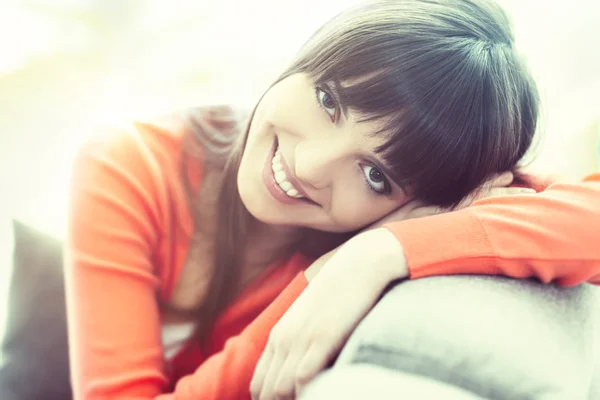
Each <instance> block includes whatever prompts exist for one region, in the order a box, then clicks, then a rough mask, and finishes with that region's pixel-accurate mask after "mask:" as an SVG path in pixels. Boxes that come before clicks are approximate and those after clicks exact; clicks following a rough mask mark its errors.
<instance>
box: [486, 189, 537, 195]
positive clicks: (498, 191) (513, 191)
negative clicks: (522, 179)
mask: <svg viewBox="0 0 600 400" xmlns="http://www.w3.org/2000/svg"><path fill="white" fill-rule="evenodd" d="M535 193H536V191H535V190H533V189H530V188H520V187H508V188H493V189H491V190H490V192H489V194H488V195H487V196H486V198H490V197H501V196H514V195H517V194H535Z"/></svg>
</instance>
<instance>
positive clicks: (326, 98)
mask: <svg viewBox="0 0 600 400" xmlns="http://www.w3.org/2000/svg"><path fill="white" fill-rule="evenodd" d="M315 95H316V97H317V102H318V103H319V106H320V107H321V108H322V109H323V111H325V112H326V113H327V114H329V118H331V120H332V121H334V122H335V120H336V119H337V114H338V105H337V102H336V101H335V98H334V97H333V96H332V95H331V93H329V92H327V91H325V90H323V89H321V88H320V87H317V88H315Z"/></svg>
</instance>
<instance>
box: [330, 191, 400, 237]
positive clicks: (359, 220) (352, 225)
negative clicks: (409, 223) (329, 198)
mask: <svg viewBox="0 0 600 400" xmlns="http://www.w3.org/2000/svg"><path fill="white" fill-rule="evenodd" d="M394 208H395V206H394V205H393V204H390V202H389V201H386V200H384V199H374V198H373V197H372V196H369V194H367V193H365V194H361V195H357V194H356V193H354V194H353V195H352V196H350V195H348V196H345V197H344V198H342V199H336V201H335V203H334V206H333V207H332V208H331V213H330V215H331V217H332V219H333V221H334V223H335V225H338V226H340V227H344V228H345V230H348V231H352V230H356V229H359V228H363V227H365V226H367V225H370V224H372V223H373V222H376V221H378V220H380V219H381V218H383V217H384V216H386V215H387V214H389V213H390V212H391V211H392V210H394Z"/></svg>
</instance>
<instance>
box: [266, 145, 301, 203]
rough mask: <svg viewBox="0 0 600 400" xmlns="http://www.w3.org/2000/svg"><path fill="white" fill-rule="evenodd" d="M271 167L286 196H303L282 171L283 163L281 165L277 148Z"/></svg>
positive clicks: (297, 197) (298, 197)
mask: <svg viewBox="0 0 600 400" xmlns="http://www.w3.org/2000/svg"><path fill="white" fill-rule="evenodd" d="M271 164H272V165H271V169H272V170H273V177H274V178H275V181H277V184H278V185H279V187H280V188H281V190H283V191H284V192H285V193H286V194H287V195H288V196H290V197H294V198H296V199H302V198H304V196H302V195H301V194H300V192H298V189H296V188H295V187H294V185H292V183H291V182H290V181H288V179H287V176H286V175H285V172H284V171H283V165H281V155H280V154H279V149H277V151H276V152H275V155H274V156H273V160H272V162H271Z"/></svg>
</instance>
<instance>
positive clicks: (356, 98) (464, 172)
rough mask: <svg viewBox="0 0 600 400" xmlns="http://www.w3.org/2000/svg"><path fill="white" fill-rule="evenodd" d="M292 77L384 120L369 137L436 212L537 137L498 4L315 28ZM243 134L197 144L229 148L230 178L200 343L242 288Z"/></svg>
mask: <svg viewBox="0 0 600 400" xmlns="http://www.w3.org/2000/svg"><path fill="white" fill-rule="evenodd" d="M295 73H307V74H308V75H309V76H311V77H312V78H313V80H314V81H315V83H316V84H328V85H329V86H330V87H333V88H335V94H336V95H337V97H338V99H339V101H340V103H341V105H342V106H343V107H347V108H349V109H351V110H353V111H355V112H357V113H359V115H361V116H362V117H363V118H364V120H374V119H378V120H381V121H385V123H384V124H383V125H384V126H383V129H381V131H379V132H374V134H377V135H386V138H387V141H386V144H385V145H384V146H382V147H381V148H379V149H378V151H379V152H380V153H381V155H382V157H383V158H384V159H385V160H386V161H387V162H388V163H389V164H390V165H391V166H392V167H393V171H392V172H393V176H392V179H394V180H395V181H396V182H398V183H399V184H401V185H403V186H405V187H410V188H411V192H412V194H413V195H414V196H415V197H417V198H419V199H421V200H423V201H425V202H427V203H430V204H432V205H437V206H442V207H452V206H455V205H457V204H458V203H459V202H460V201H461V200H462V199H463V198H464V197H465V196H466V195H468V194H469V193H471V192H472V191H473V190H476V189H477V188H478V187H479V186H480V185H481V184H482V183H483V182H485V181H486V180H487V179H488V178H489V177H490V176H491V175H493V174H495V173H499V172H504V171H511V170H512V171H516V169H517V166H518V162H519V161H520V160H521V159H522V158H523V156H524V155H525V153H526V152H527V150H528V149H529V147H530V146H531V143H532V140H533V136H534V133H535V130H536V122H537V119H538V103H539V100H538V93H537V89H536V86H535V82H534V81H533V79H532V77H531V76H530V74H529V72H528V71H527V68H526V67H525V65H524V62H523V61H522V59H521V58H520V57H519V55H518V54H517V52H516V50H515V47H514V37H513V33H512V30H511V26H510V23H509V19H508V18H507V16H506V14H505V13H504V11H503V10H502V9H501V8H500V7H499V6H498V5H497V4H496V3H495V2H494V1H491V0H489V1H488V0H437V1H436V0H379V1H371V2H367V3H364V4H361V5H359V6H356V7H354V8H351V9H349V10H347V11H345V12H342V13H341V14H339V15H338V16H336V17H335V18H333V19H332V20H331V21H329V22H328V23H326V24H325V25H324V26H323V27H322V28H321V29H319V30H318V31H317V32H316V33H315V34H314V35H313V36H312V37H311V38H310V39H309V41H308V42H307V43H306V44H305V45H304V47H303V48H302V49H301V51H300V53H299V54H298V56H297V57H296V59H295V60H294V61H293V62H292V63H291V65H290V67H289V68H288V69H287V70H286V71H285V72H284V73H283V74H282V75H281V76H280V78H279V79H278V80H277V81H276V83H277V82H278V81H280V80H282V79H284V78H286V77H287V76H290V75H292V74H295ZM205 120H206V119H205ZM251 120H252V118H251V116H250V118H249V121H250V123H251ZM248 129H249V124H247V125H246V127H245V134H244V135H242V136H241V137H239V138H237V139H235V138H233V136H231V135H230V136H228V137H226V138H225V139H223V138H222V136H221V135H220V134H219V132H217V131H215V130H214V129H213V131H212V132H213V134H209V135H206V130H204V132H205V133H204V134H202V135H201V134H199V133H196V135H197V137H198V139H199V141H200V142H201V143H206V142H207V140H206V139H207V137H208V138H210V140H209V141H213V140H214V141H215V142H220V143H221V145H222V146H221V148H222V149H225V150H224V151H221V152H220V153H218V157H213V158H214V159H215V160H221V162H220V166H221V167H222V171H223V172H222V176H221V184H220V194H219V198H218V210H219V211H218V216H217V221H218V226H219V228H218V232H217V233H216V237H215V247H214V249H215V250H214V261H215V265H216V266H217V267H216V268H215V271H214V274H213V277H212V282H211V284H210V286H209V288H208V293H207V295H206V297H205V298H204V300H203V305H202V307H201V311H200V313H199V314H198V315H199V320H198V321H199V325H198V336H199V337H200V338H204V337H205V334H206V332H207V331H208V329H209V328H210V326H211V325H212V323H213V322H214V320H215V318H216V317H217V315H218V314H219V313H220V312H221V311H222V310H223V309H224V307H226V305H227V304H228V303H229V302H230V301H231V300H232V299H233V298H234V297H235V295H236V294H237V293H238V291H239V289H240V286H239V285H240V282H239V276H240V267H241V265H240V264H241V262H240V257H241V255H242V254H243V251H244V238H245V237H246V235H247V234H248V232H247V226H248V224H247V223H248V221H251V220H252V217H251V216H250V215H249V213H248V212H247V210H246V209H245V207H244V205H243V204H242V202H241V199H240V197H239V194H238V190H237V171H238V167H239V164H240V160H241V155H242V151H243V148H244V145H245V138H246V135H247V133H248ZM201 130H202V129H200V130H196V131H197V132H198V131H201ZM225 155H226V156H225ZM217 164H218V163H217ZM215 165H216V164H215ZM194 195H197V194H194ZM201 195H202V193H200V196H201ZM192 204H195V202H192ZM283 253H285V249H284V251H283ZM280 255H281V254H278V255H277V256H280ZM192 261H193V260H192Z"/></svg>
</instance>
